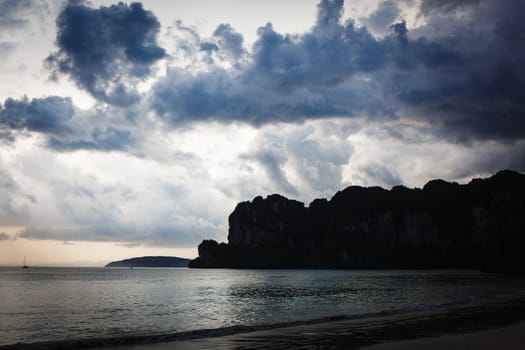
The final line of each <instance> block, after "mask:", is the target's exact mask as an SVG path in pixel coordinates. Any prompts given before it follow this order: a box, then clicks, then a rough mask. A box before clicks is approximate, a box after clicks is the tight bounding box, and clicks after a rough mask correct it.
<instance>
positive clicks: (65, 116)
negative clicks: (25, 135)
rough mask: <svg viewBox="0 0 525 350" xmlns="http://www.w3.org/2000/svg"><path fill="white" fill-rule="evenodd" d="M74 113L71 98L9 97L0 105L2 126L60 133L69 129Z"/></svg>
mask: <svg viewBox="0 0 525 350" xmlns="http://www.w3.org/2000/svg"><path fill="white" fill-rule="evenodd" d="M74 114H75V110H74V108H73V104H72V102H71V99H70V98H63V97H57V96H51V97H45V98H34V99H32V100H29V99H28V98H27V97H24V98H22V99H20V100H15V99H12V98H8V99H7V100H5V102H4V104H3V105H0V128H3V129H4V130H5V129H7V130H9V129H10V130H28V131H36V132H43V133H48V134H55V135H60V134H64V133H67V132H68V131H69V128H68V126H67V122H68V121H69V120H70V119H71V118H72V117H73V115H74Z"/></svg>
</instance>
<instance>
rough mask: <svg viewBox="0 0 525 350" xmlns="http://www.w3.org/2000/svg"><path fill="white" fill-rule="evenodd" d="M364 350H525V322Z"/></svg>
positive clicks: (396, 342) (382, 345)
mask: <svg viewBox="0 0 525 350" xmlns="http://www.w3.org/2000/svg"><path fill="white" fill-rule="evenodd" d="M362 349H363V350H365V349H366V350H415V349H425V350H434V349H435V350H437V349H440V350H442V349H446V350H467V349H479V350H484V349H505V350H523V349H525V322H519V323H517V324H515V325H512V326H508V327H504V328H498V329H491V330H486V331H478V332H471V333H464V334H460V335H443V336H438V337H432V338H421V339H414V340H404V341H394V342H387V343H382V344H378V345H373V346H370V347H368V346H367V347H364V348H362Z"/></svg>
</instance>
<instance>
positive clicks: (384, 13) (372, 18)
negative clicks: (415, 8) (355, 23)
mask: <svg viewBox="0 0 525 350" xmlns="http://www.w3.org/2000/svg"><path fill="white" fill-rule="evenodd" d="M400 14H401V10H400V9H399V7H398V5H397V3H396V2H395V1H393V0H385V1H381V2H380V3H379V4H378V7H377V9H376V10H375V11H374V12H372V13H371V14H370V15H368V16H367V17H362V18H360V19H359V21H360V22H361V23H362V24H364V25H365V26H366V27H367V29H368V30H370V31H371V32H373V33H374V34H380V35H384V34H387V33H388V32H389V29H390V25H391V24H393V23H395V22H396V19H398V17H399V16H400Z"/></svg>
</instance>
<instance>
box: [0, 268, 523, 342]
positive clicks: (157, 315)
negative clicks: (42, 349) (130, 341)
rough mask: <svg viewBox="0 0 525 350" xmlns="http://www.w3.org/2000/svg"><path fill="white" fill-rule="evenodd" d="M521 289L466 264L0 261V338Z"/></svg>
mask: <svg viewBox="0 0 525 350" xmlns="http://www.w3.org/2000/svg"><path fill="white" fill-rule="evenodd" d="M523 295H525V279H524V278H523V277H522V276H502V275H497V274H482V273H478V272H473V271H368V270H361V271H331V270H226V269H225V270H220V269H219V270H195V269H185V268H175V269H137V268H136V269H133V270H130V269H107V268H94V269H91V268H83V269H79V268H71V269H69V268H30V269H27V270H24V269H21V268H0V345H5V344H13V343H18V342H23V343H28V342H38V341H55V340H64V339H80V338H102V337H120V336H125V335H130V334H133V335H144V336H148V335H154V334H163V333H175V332H180V331H187V330H197V329H209V328H221V327H227V326H232V325H258V324H269V323H277V322H286V321H296V320H306V319H317V318H322V317H327V316H335V315H348V316H351V317H359V316H363V315H366V314H370V313H375V312H380V311H400V312H402V311H408V310H419V309H430V308H437V307H444V306H447V305H450V304H467V303H475V302H480V301H484V300H493V299H498V298H499V299H504V298H512V297H521V296H523Z"/></svg>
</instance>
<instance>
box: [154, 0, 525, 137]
mask: <svg viewBox="0 0 525 350" xmlns="http://www.w3.org/2000/svg"><path fill="white" fill-rule="evenodd" d="M467 3H469V4H470V3H471V2H462V3H461V5H459V4H458V5H457V6H461V8H462V12H461V13H459V12H456V11H452V8H453V7H454V6H453V5H452V2H451V3H450V4H449V3H448V2H443V3H442V4H443V6H441V5H439V6H438V5H436V4H437V2H436V3H431V2H425V3H423V4H422V6H423V7H424V8H425V9H427V10H425V11H426V12H425V13H428V17H427V18H426V21H425V23H424V24H423V25H422V26H421V27H416V28H408V27H407V23H406V22H405V21H400V22H397V23H393V24H392V25H391V26H390V33H389V34H387V35H385V36H384V37H380V38H376V37H374V36H373V35H372V34H371V33H370V32H369V31H368V30H367V29H366V28H362V27H359V26H357V25H356V23H355V22H354V21H353V20H351V19H349V20H347V21H345V22H343V20H342V11H343V2H342V1H340V0H337V1H335V0H323V1H321V2H320V3H319V5H318V15H317V20H316V22H315V24H314V26H313V27H312V28H311V29H310V30H309V31H307V32H305V33H301V34H282V33H279V32H277V31H276V30H275V29H274V28H273V26H272V25H271V24H270V23H268V24H266V25H264V26H262V27H260V28H259V29H258V39H257V40H256V42H255V43H254V44H253V46H252V47H251V49H249V50H246V51H245V53H244V59H243V61H242V62H241V63H240V64H239V65H237V66H234V67H223V66H220V65H218V64H217V62H216V61H215V60H209V61H208V64H207V65H206V66H205V67H204V68H202V69H198V67H197V66H196V67H195V69H194V70H191V69H190V70H188V69H185V68H172V69H170V70H169V71H168V72H167V75H166V77H164V78H162V79H160V80H159V81H158V82H157V83H156V84H155V85H154V86H153V88H152V91H151V95H150V98H149V101H150V102H149V103H150V104H151V108H152V109H153V110H155V112H156V113H157V115H158V116H159V117H160V118H161V119H162V120H164V121H165V122H167V124H169V125H171V126H174V127H180V126H184V125H186V124H188V123H192V122H195V121H209V120H218V121H222V122H227V123H228V122H232V121H240V122H244V123H249V124H251V125H254V126H261V125H264V124H267V123H273V122H286V123H297V122H302V121H304V120H307V119H319V118H333V117H345V118H356V117H364V118H367V119H368V120H369V121H370V122H380V123H381V122H383V121H385V120H403V121H405V122H406V123H409V124H412V125H414V126H421V129H420V130H421V132H430V133H433V134H435V135H439V136H440V137H444V138H445V139H447V140H449V141H452V142H459V143H470V142H473V141H475V140H506V141H512V140H517V139H522V138H523V137H525V120H524V119H523V118H522V116H523V115H524V114H525V103H524V102H523V99H522V98H521V96H522V95H523V93H524V92H525V69H524V68H523V65H521V64H520V62H521V57H523V56H524V55H525V52H524V50H525V46H524V45H522V41H523V40H522V39H521V37H520V36H519V35H518V34H517V33H522V32H524V31H525V28H524V26H525V23H524V22H523V21H522V20H521V19H520V17H519V16H517V15H516V14H517V13H521V12H523V11H525V5H524V4H523V3H521V2H498V1H492V0H487V1H484V2H480V4H479V6H467ZM447 4H448V5H447ZM395 5H396V4H395V3H393V2H383V3H381V4H380V7H379V8H378V10H377V11H376V12H374V13H373V14H372V15H371V16H370V17H369V18H368V20H370V21H375V22H374V23H376V22H377V23H379V22H381V21H383V23H386V22H390V21H391V20H393V19H395V18H398V17H399V16H398V11H397V10H396V8H397V7H396V6H395ZM397 9H398V10H399V8H397ZM431 9H436V10H435V11H437V10H439V12H435V11H434V10H431ZM443 11H445V12H447V11H449V12H447V13H450V15H449V16H448V17H447V16H442V15H440V13H442V12H443ZM450 11H451V12H450ZM465 12H466V13H465ZM487 23H490V25H487ZM436 28H440V29H439V30H436ZM480 35H481V36H482V38H481V37H480ZM193 38H194V44H193V45H194V46H195V47H197V48H202V47H206V48H207V50H208V51H207V52H208V53H210V54H211V55H215V54H216V53H217V52H218V50H220V47H219V45H217V44H216V43H214V45H209V43H210V41H206V40H203V39H201V38H199V37H198V36H194V37H193ZM186 52H187V53H190V52H201V51H200V50H198V49H195V50H190V49H188V50H186ZM195 55H197V54H195ZM195 57H197V56H195ZM199 62H200V64H204V63H206V61H205V60H200V61H199Z"/></svg>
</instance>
